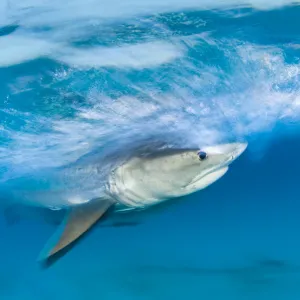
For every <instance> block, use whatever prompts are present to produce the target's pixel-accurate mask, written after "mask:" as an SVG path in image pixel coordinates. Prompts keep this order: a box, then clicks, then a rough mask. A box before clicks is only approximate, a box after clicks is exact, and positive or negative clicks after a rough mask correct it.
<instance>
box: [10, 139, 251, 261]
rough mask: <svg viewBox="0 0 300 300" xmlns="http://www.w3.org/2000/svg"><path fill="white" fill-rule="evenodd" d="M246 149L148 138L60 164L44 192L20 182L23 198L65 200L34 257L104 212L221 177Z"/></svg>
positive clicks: (49, 252)
mask: <svg viewBox="0 0 300 300" xmlns="http://www.w3.org/2000/svg"><path fill="white" fill-rule="evenodd" d="M128 145H130V144H128ZM246 148H247V143H239V142H234V143H224V144H216V145H211V146H206V147H203V148H200V149H199V148H198V147H191V148H181V147H178V146H176V147H167V146H166V145H165V143H155V142H153V141H150V140H148V141H146V142H145V141H144V142H142V143H141V144H139V145H138V146H137V147H131V148H130V146H129V147H125V148H124V147H119V148H118V149H116V151H112V152H113V153H112V154H110V155H108V156H105V155H104V157H102V159H98V158H97V159H95V157H94V158H93V157H91V158H87V159H82V160H79V162H76V163H75V164H73V165H72V164H71V165H70V166H68V167H67V168H62V170H60V175H59V176H58V177H57V179H58V181H60V182H64V184H65V187H64V188H63V189H62V188H60V187H56V188H53V187H52V191H49V190H48V187H46V188H45V189H44V191H37V189H36V185H35V184H31V185H30V184H29V182H28V183H25V184H24V183H23V184H22V186H26V187H29V186H31V191H29V192H28V191H21V192H20V195H22V197H25V200H27V201H29V199H30V201H31V200H35V201H36V200H38V201H40V199H43V200H45V201H46V200H49V203H50V202H51V203H54V202H53V201H54V200H55V199H56V200H57V201H58V200H59V201H61V202H64V203H67V213H66V214H65V217H64V218H63V221H62V222H61V224H60V225H59V226H58V228H57V230H56V232H54V234H53V236H52V237H51V238H50V239H49V240H48V242H47V243H46V245H45V246H44V249H43V250H42V251H41V253H40V255H39V258H38V260H39V261H47V260H48V259H50V258H52V257H53V256H56V255H57V254H58V255H59V253H61V252H63V251H62V250H64V251H65V250H66V249H67V248H69V246H72V245H73V246H74V242H75V241H78V240H79V238H81V237H82V236H83V235H84V234H85V233H86V232H88V231H89V230H90V229H91V228H92V227H93V226H94V225H95V224H96V223H97V222H98V221H99V220H101V219H105V218H104V215H106V213H107V212H108V211H109V210H113V211H114V212H116V213H121V212H127V211H139V210H145V209H147V208H150V207H154V206H156V205H157V204H160V203H163V202H166V201H167V200H170V199H174V198H178V197H182V196H185V195H189V194H192V193H195V192H197V191H200V190H202V189H204V188H206V187H208V186H210V185H211V184H213V183H214V182H216V181H217V180H218V179H220V178H221V177H222V176H223V175H225V173H226V172H227V171H228V168H229V165H230V164H231V163H232V162H233V161H235V160H236V159H237V158H238V157H239V156H240V155H241V154H242V153H243V152H244V151H245V149H246ZM41 182H43V180H41V179H39V184H42V183H41ZM66 187H67V188H66ZM13 189H14V191H15V190H16V189H15V188H13ZM26 197H27V199H26ZM59 201H58V202H59Z"/></svg>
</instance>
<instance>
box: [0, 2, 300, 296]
mask: <svg viewBox="0 0 300 300" xmlns="http://www.w3.org/2000/svg"><path fill="white" fill-rule="evenodd" d="M210 2H213V1H194V0H187V1H185V2H184V1H182V0H166V1H157V0H153V1H143V2H138V1H135V0H131V1H126V3H125V2H124V3H123V4H120V2H118V1H114V0H111V1H94V0H90V1H88V2H84V1H81V0H76V1H73V2H69V3H67V2H65V3H63V2H60V1H46V0H45V1H35V0H26V1H22V2H21V1H16V0H14V1H7V2H5V1H3V3H1V4H0V26H1V27H0V78H1V81H0V82H1V85H0V97H1V98H0V99H1V102H0V120H1V123H0V189H1V197H0V200H1V205H0V207H1V210H0V212H1V214H0V237H1V242H0V245H1V248H0V254H1V255H0V266H1V267H0V299H1V300H2V299H3V300H6V299H10V300H11V299H18V300H19V299H22V300H35V299H38V300H43V299H45V300H46V299H65V300H66V299H72V300H86V299H180V300H181V299H186V298H188V299H205V300H206V299H207V300H214V299H218V300H219V299H230V300H233V299H238V300H240V299H247V300H248V299H251V300H252V299H255V300H260V299H272V300H277V299H278V300H279V299H280V300H282V299H287V300H293V299H295V300H296V299H297V300H298V299H299V297H300V289H299V283H300V256H299V253H300V236H299V233H298V231H299V230H298V229H299V228H300V218H299V214H300V205H299V202H300V198H299V195H300V193H299V188H298V186H299V182H298V181H299V169H300V160H299V153H300V138H299V132H300V117H299V116H300V84H299V75H300V62H299V54H300V24H299V20H300V7H299V6H298V5H297V3H293V4H292V3H289V2H288V1H271V2H268V1H259V0H257V1H253V2H252V3H250V2H249V3H247V5H245V3H242V2H241V1H228V2H226V4H224V3H223V1H220V2H217V1H215V2H214V3H210ZM150 134H159V135H161V136H164V137H165V138H166V140H168V141H171V142H174V143H177V144H179V145H184V146H189V145H192V144H193V145H194V144H196V145H198V146H199V147H200V146H203V145H206V144H211V143H218V142H224V141H232V140H239V141H247V142H248V143H249V146H248V148H247V151H246V152H245V153H244V154H243V155H242V156H241V157H240V158H239V159H238V160H237V161H236V162H234V164H232V166H231V167H230V170H229V172H228V173H227V174H226V175H225V176H224V177H223V178H221V179H220V180H219V181H218V182H216V183H214V184H213V185H211V186H210V187H208V188H207V189H205V190H203V191H201V192H198V193H195V194H193V195H190V196H187V197H184V198H181V199H177V200H170V202H172V203H170V205H166V206H165V207H163V209H160V210H157V211H155V212H151V213H147V212H146V213H144V212H143V213H141V215H139V216H137V217H138V222H137V223H134V224H133V225H132V226H123V227H111V226H106V227H105V226H102V227H101V226H97V227H96V228H95V230H93V231H92V232H91V234H89V235H88V236H87V237H86V238H85V239H84V240H83V242H81V243H79V244H78V245H77V246H76V247H74V248H73V249H72V251H70V252H69V253H68V254H67V255H66V256H64V257H63V258H62V259H61V260H60V261H58V262H57V263H55V264H54V265H53V266H52V267H51V268H49V269H42V268H41V266H40V265H39V264H38V263H37V262H36V258H37V256H38V254H39V252H40V251H41V249H42V247H43V246H44V244H45V242H46V241H47V240H48V238H49V237H50V236H51V234H52V233H53V232H54V230H55V228H56V227H57V225H56V224H54V223H55V222H54V221H53V219H51V216H50V219H46V218H45V217H44V215H42V213H40V215H39V210H32V212H31V213H29V212H28V211H27V212H26V209H18V206H13V207H15V208H14V209H12V210H10V214H9V215H7V213H5V212H7V210H6V208H7V207H10V205H11V204H16V203H17V204H18V201H20V203H21V202H22V201H23V200H24V199H22V196H23V195H22V193H21V194H17V197H12V198H10V195H11V192H14V191H12V190H9V188H11V189H12V187H11V186H10V185H8V182H10V180H12V179H15V178H18V180H17V181H15V182H16V183H17V185H18V186H16V185H15V186H14V188H13V189H14V190H15V188H16V189H19V190H25V191H26V190H35V189H38V188H40V184H41V182H40V181H39V179H41V178H42V179H43V176H46V175H47V176H48V175H51V174H54V173H55V171H56V170H58V169H59V168H61V167H65V166H68V165H70V164H72V163H73V162H75V161H76V160H77V159H80V158H81V157H86V156H89V155H91V154H93V153H95V152H97V151H99V149H100V150H103V151H107V152H108V153H109V152H110V150H115V149H120V151H126V148H124V147H123V145H124V144H125V142H128V141H131V140H134V139H136V138H140V137H142V138H143V137H147V136H149V135H150ZM28 178H30V179H32V180H30V184H29V181H28ZM47 178H52V177H51V176H50V177H47ZM65 179H66V178H65ZM67 179H68V178H67ZM90 179H91V177H88V176H87V177H86V178H78V177H76V176H74V177H72V178H69V182H64V184H66V185H67V186H68V187H69V188H79V189H80V188H81V186H82V182H85V183H88V182H89V180H90ZM48 183H49V182H48ZM50 183H51V182H50ZM35 184H36V185H35ZM47 188H49V189H50V188H51V184H50V185H49V186H47V185H46V186H45V187H44V189H46V191H47ZM18 196H19V197H20V199H18ZM29 200H30V201H31V203H30V204H31V205H32V204H33V203H34V202H35V204H36V205H40V206H55V207H56V206H60V205H63V204H64V203H58V202H57V199H54V198H51V197H50V198H47V197H40V198H39V197H37V198H34V199H29ZM53 213H54V212H53ZM135 217H136V216H134V218H135ZM53 218H54V217H53Z"/></svg>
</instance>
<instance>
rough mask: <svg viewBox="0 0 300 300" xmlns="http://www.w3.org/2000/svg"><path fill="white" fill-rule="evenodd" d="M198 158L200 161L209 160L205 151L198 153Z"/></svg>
mask: <svg viewBox="0 0 300 300" xmlns="http://www.w3.org/2000/svg"><path fill="white" fill-rule="evenodd" d="M198 156H199V159H200V160H204V159H206V158H207V153H206V152H204V151H199V152H198Z"/></svg>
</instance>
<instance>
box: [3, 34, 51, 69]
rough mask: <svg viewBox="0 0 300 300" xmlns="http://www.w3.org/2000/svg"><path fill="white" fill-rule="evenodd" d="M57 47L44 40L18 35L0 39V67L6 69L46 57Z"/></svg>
mask: <svg viewBox="0 0 300 300" xmlns="http://www.w3.org/2000/svg"><path fill="white" fill-rule="evenodd" d="M55 49H57V45H56V44H54V43H51V42H48V41H45V40H41V39H37V38H33V37H25V36H18V35H8V36H3V37H0V67H8V66H12V65H15V64H19V63H23V62H26V61H29V60H33V59H35V58H39V57H42V56H47V55H49V54H51V53H52V52H53V51H55Z"/></svg>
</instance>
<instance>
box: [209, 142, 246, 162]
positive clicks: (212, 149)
mask: <svg viewBox="0 0 300 300" xmlns="http://www.w3.org/2000/svg"><path fill="white" fill-rule="evenodd" d="M247 146H248V144H247V143H228V144H220V145H215V146H209V147H205V148H204V149H203V150H204V151H205V152H207V153H208V155H220V156H222V157H223V158H224V160H225V161H233V160H235V159H237V158H238V157H239V156H240V155H241V154H242V153H243V152H244V151H245V150H246V148H247Z"/></svg>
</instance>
